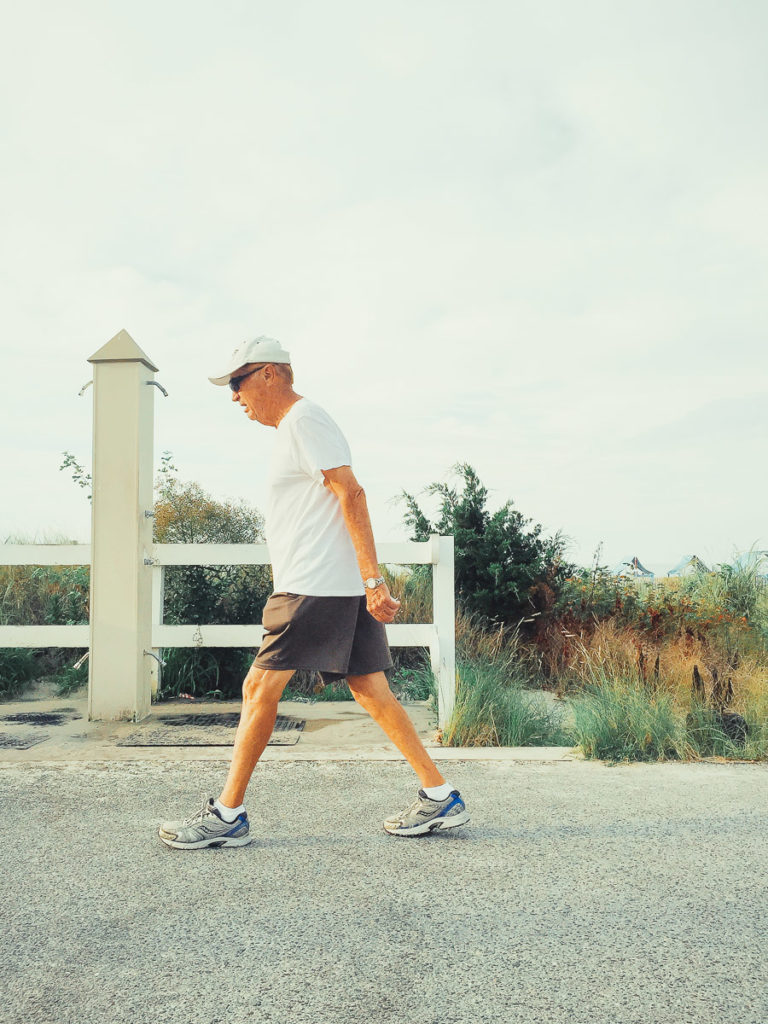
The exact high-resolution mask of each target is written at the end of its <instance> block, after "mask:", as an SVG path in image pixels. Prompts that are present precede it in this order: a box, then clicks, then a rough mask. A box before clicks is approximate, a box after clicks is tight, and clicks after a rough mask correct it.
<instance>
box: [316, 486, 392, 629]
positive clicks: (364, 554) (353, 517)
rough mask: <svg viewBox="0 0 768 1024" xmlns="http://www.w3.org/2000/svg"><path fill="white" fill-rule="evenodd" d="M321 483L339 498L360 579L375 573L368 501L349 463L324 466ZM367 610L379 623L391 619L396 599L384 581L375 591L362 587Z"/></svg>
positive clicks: (375, 565) (375, 562)
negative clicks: (325, 467)
mask: <svg viewBox="0 0 768 1024" xmlns="http://www.w3.org/2000/svg"><path fill="white" fill-rule="evenodd" d="M323 476H324V477H325V486H326V487H328V488H329V489H330V490H331V491H333V493H334V494H335V495H336V497H337V498H338V499H339V504H340V505H341V512H342V515H343V516H344V522H345V523H346V524H347V529H348V530H349V535H350V537H351V538H352V543H353V544H354V547H355V553H356V554H357V563H358V565H359V566H360V574H361V576H362V578H363V579H364V580H365V579H369V578H370V577H371V576H379V575H380V573H379V561H378V559H377V557H376V545H375V543H374V540H373V530H372V529H371V517H370V516H369V514H368V503H367V502H366V500H365V491H364V490H363V488H362V487H361V486H360V484H359V483H358V482H357V480H356V479H355V474H354V473H353V472H352V467H351V466H339V467H338V468H337V469H324V470H323ZM365 596H366V600H367V602H368V611H369V612H370V613H371V615H372V616H373V617H374V619H378V621H379V622H392V620H393V619H394V617H395V615H396V614H397V610H398V608H399V607H400V602H399V601H397V600H396V599H395V598H394V597H392V595H391V594H390V592H389V587H388V586H387V584H386V583H382V584H381V586H380V587H377V588H376V589H375V590H366V592H365Z"/></svg>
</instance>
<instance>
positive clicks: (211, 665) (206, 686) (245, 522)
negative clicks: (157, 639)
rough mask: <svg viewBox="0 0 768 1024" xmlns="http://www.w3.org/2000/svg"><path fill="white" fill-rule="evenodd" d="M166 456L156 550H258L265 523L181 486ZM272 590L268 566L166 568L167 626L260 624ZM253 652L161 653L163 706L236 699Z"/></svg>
mask: <svg viewBox="0 0 768 1024" xmlns="http://www.w3.org/2000/svg"><path fill="white" fill-rule="evenodd" d="M174 472H175V468H174V467H173V466H172V465H171V463H170V456H169V453H167V452H166V453H164V455H163V460H162V467H161V470H160V473H159V476H158V480H157V483H156V488H157V499H156V501H155V541H156V543H159V544H261V543H263V542H264V534H263V527H264V521H263V518H262V516H261V514H260V513H259V512H258V511H257V510H256V509H255V508H252V507H250V506H249V505H247V504H246V503H245V502H239V503H236V504H233V503H231V502H220V501H217V500H215V499H214V498H213V497H211V495H209V494H208V493H207V492H206V491H204V490H203V489H202V488H201V487H200V486H199V485H198V484H195V483H181V482H179V481H178V480H177V479H176V477H175V476H174V475H173V474H174ZM271 590H272V576H271V570H270V567H269V566H248V565H218V566H199V565H188V566H169V567H168V568H167V569H166V570H165V598H164V602H163V621H164V622H165V623H167V624H169V625H182V624H187V623H193V624H195V625H205V624H208V625H215V624H226V623H230V624H233V625H250V624H252V623H256V622H261V616H262V611H263V608H264V604H265V603H266V600H267V597H268V596H269V594H270V592H271ZM253 653H254V652H253V651H252V650H251V649H248V648H233V647H222V648H210V647H201V648H194V647H192V648H189V647H187V648H164V649H163V650H162V652H161V656H162V658H163V660H164V661H165V662H166V664H165V666H164V667H163V669H162V671H161V674H160V679H161V689H160V692H159V694H158V696H157V699H158V700H163V699H166V698H168V697H173V696H178V694H179V693H190V694H192V695H193V696H212V697H219V698H222V699H228V698H236V699H239V698H240V695H241V692H242V682H243V679H244V677H245V675H246V674H247V672H248V668H249V666H250V664H251V662H252V661H253Z"/></svg>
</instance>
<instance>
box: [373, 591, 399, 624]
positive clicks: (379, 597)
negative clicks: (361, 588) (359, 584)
mask: <svg viewBox="0 0 768 1024" xmlns="http://www.w3.org/2000/svg"><path fill="white" fill-rule="evenodd" d="M365 599H366V602H367V604H368V611H369V612H370V614H371V615H372V616H373V617H374V619H376V620H377V621H378V622H392V620H393V619H394V617H395V616H396V615H397V613H398V611H399V610H400V602H399V601H398V600H397V598H395V597H392V595H391V594H390V592H389V587H388V586H387V584H386V583H382V584H381V586H378V587H376V589H375V590H366V592H365Z"/></svg>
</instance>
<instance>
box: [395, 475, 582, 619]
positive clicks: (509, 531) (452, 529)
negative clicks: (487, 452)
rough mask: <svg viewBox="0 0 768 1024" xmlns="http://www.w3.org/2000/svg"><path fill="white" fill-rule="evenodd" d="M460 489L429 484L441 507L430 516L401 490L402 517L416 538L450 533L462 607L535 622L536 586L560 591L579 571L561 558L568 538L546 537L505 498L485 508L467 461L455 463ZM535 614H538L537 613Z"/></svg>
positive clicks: (482, 492) (491, 616)
mask: <svg viewBox="0 0 768 1024" xmlns="http://www.w3.org/2000/svg"><path fill="white" fill-rule="evenodd" d="M454 471H455V473H456V474H457V475H458V476H459V477H460V479H461V481H462V484H463V486H462V489H461V490H459V489H457V488H452V487H449V486H448V484H445V483H433V484H430V485H429V486H428V487H427V489H426V492H427V494H429V495H434V496H437V497H438V499H439V502H440V504H439V511H438V515H437V518H436V519H435V521H434V522H431V521H430V520H429V519H427V517H426V515H425V514H424V512H423V511H422V509H421V507H420V506H419V504H418V502H417V501H416V499H415V498H414V497H413V495H411V494H408V493H407V492H406V491H404V492H403V494H402V501H403V502H404V503H405V507H406V510H405V513H404V521H405V524H406V526H407V527H408V528H409V529H410V531H411V538H412V539H413V540H420V541H423V540H426V539H427V538H428V537H429V535H430V534H431V533H437V534H441V535H452V536H453V538H454V545H455V559H456V593H457V598H458V600H459V602H460V603H461V605H462V607H463V608H464V609H465V610H467V611H470V612H476V613H479V614H480V615H483V616H485V617H487V618H488V619H492V620H495V621H497V622H499V621H500V622H520V621H528V620H531V621H532V618H531V613H535V612H537V611H539V609H537V607H536V604H535V601H534V600H533V598H532V591H533V588H534V586H535V585H536V584H545V585H547V586H548V587H550V588H552V589H554V590H557V588H558V587H559V585H560V583H561V581H562V580H564V579H565V578H566V577H567V576H569V575H571V574H572V573H573V572H574V571H575V567H574V566H572V565H570V564H569V563H566V562H565V561H564V560H563V552H564V550H565V546H566V541H565V538H564V537H563V536H562V535H561V534H560V532H558V533H556V534H555V536H554V537H550V538H545V537H542V536H541V532H542V527H541V526H540V525H538V524H535V525H533V526H531V522H532V521H531V520H530V519H526V518H525V517H524V516H523V515H522V513H520V512H518V511H517V510H516V509H515V508H513V505H514V502H512V501H507V502H506V503H505V504H504V505H503V506H502V507H501V508H500V509H498V510H497V511H496V512H490V511H489V510H488V509H487V507H486V504H487V497H488V491H487V488H485V487H484V486H483V485H482V484H481V482H480V480H479V478H478V476H477V473H476V472H475V470H474V469H473V468H472V467H471V466H470V465H468V464H466V463H459V464H457V465H456V466H455V467H454ZM534 617H535V616H534Z"/></svg>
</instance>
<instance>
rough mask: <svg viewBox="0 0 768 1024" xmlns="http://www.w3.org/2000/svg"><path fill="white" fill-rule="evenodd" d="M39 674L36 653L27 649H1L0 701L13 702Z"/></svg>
mask: <svg viewBox="0 0 768 1024" xmlns="http://www.w3.org/2000/svg"><path fill="white" fill-rule="evenodd" d="M36 674H37V659H36V658H35V651H31V650H29V649H28V648H26V647H2V648H0V700H13V699H14V697H18V696H19V694H20V693H23V692H24V689H25V687H26V686H27V684H28V683H29V682H30V681H31V680H32V679H34V678H35V675H36Z"/></svg>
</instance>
